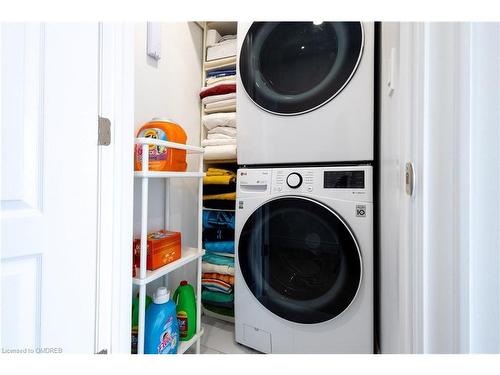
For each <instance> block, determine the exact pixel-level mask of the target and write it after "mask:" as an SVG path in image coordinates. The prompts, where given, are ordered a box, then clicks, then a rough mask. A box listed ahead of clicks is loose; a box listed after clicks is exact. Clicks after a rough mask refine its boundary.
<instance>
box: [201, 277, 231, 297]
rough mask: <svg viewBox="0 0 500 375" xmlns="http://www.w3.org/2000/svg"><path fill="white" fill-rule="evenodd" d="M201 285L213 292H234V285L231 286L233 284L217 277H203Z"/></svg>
mask: <svg viewBox="0 0 500 375" xmlns="http://www.w3.org/2000/svg"><path fill="white" fill-rule="evenodd" d="M201 286H202V287H203V288H205V289H207V290H211V291H213V292H221V293H226V294H229V293H232V292H233V287H232V286H231V284H228V283H226V282H224V281H222V280H217V279H201Z"/></svg>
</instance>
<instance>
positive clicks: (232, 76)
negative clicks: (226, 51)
mask: <svg viewBox="0 0 500 375" xmlns="http://www.w3.org/2000/svg"><path fill="white" fill-rule="evenodd" d="M200 98H201V102H202V103H203V109H204V110H205V113H214V112H234V111H235V110H236V69H224V70H213V71H210V72H208V73H207V78H206V80H205V87H203V88H202V89H201V92H200Z"/></svg>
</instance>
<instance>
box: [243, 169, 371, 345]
mask: <svg viewBox="0 0 500 375" xmlns="http://www.w3.org/2000/svg"><path fill="white" fill-rule="evenodd" d="M373 218H374V214H373V197H372V167H370V166H343V167H318V168H316V167H314V168H312V167H310V168H279V169H249V168H245V169H239V170H238V186H237V210H236V246H237V247H236V249H237V252H236V262H235V263H236V274H235V275H236V279H235V325H236V341H237V342H239V343H241V344H243V345H246V346H249V347H251V348H254V349H256V350H258V351H261V352H264V353H373V337H374V331H373V329H374V322H373Z"/></svg>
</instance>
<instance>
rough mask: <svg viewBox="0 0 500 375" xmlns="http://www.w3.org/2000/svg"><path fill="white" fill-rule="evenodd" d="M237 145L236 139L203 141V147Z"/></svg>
mask: <svg viewBox="0 0 500 375" xmlns="http://www.w3.org/2000/svg"><path fill="white" fill-rule="evenodd" d="M235 144H236V139H235V138H230V139H204V140H203V141H201V146H202V147H205V146H222V145H235Z"/></svg>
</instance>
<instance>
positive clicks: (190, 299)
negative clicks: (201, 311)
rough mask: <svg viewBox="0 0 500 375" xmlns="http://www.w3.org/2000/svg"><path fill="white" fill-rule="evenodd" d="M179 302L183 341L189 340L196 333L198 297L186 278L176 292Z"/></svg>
mask: <svg viewBox="0 0 500 375" xmlns="http://www.w3.org/2000/svg"><path fill="white" fill-rule="evenodd" d="M173 299H174V302H175V303H176V304H177V321H178V324H179V337H180V339H181V341H189V340H191V339H192V338H193V336H194V334H195V333H196V297H195V294H194V289H193V286H192V285H190V284H188V282H187V281H186V280H183V281H181V283H180V285H179V287H178V288H177V290H176V291H175V293H174V297H173Z"/></svg>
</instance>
